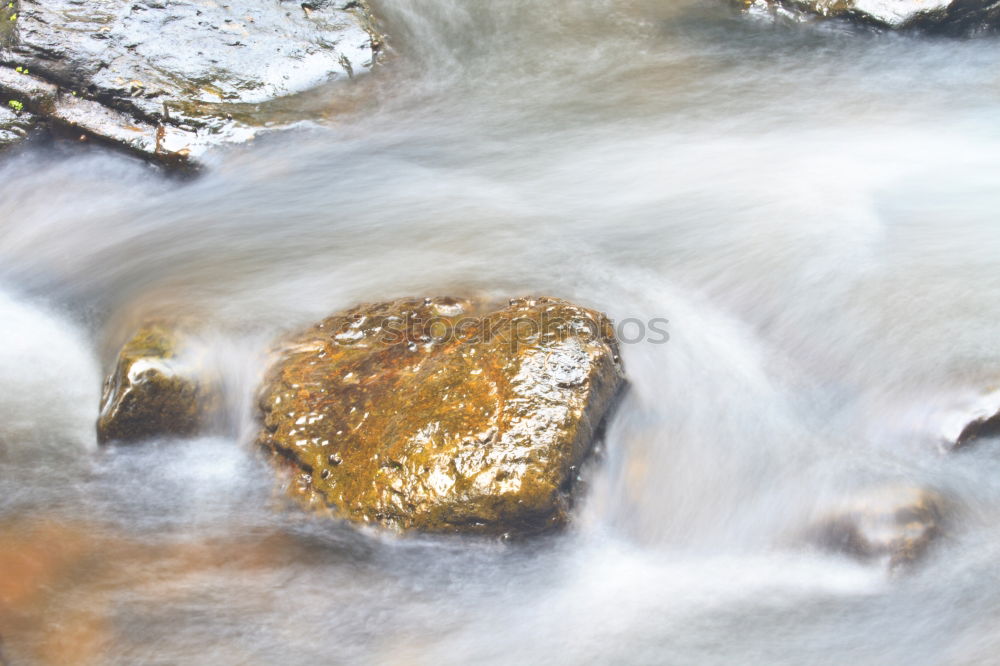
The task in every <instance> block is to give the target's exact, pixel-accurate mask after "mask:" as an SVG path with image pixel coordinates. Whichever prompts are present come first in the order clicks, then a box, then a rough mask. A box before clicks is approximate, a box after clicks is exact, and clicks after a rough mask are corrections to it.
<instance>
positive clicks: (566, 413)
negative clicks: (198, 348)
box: [260, 298, 623, 533]
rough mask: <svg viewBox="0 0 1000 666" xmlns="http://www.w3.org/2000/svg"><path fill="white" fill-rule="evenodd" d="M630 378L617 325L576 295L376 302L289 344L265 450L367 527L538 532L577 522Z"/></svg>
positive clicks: (307, 492) (276, 375)
mask: <svg viewBox="0 0 1000 666" xmlns="http://www.w3.org/2000/svg"><path fill="white" fill-rule="evenodd" d="M622 380H623V371H622V366H621V361H620V359H619V356H618V349H617V343H616V341H615V339H614V332H613V329H612V326H611V324H610V322H609V320H608V319H607V318H606V317H605V316H604V315H603V314H600V313H598V312H595V311H593V310H589V309H586V308H582V307H579V306H576V305H573V304H572V303H568V302H566V301H563V300H558V299H549V298H537V299H534V298H533V299H515V300H512V301H510V303H509V305H508V306H506V307H502V308H491V307H489V306H487V305H484V304H481V303H476V302H472V301H466V300H457V299H450V298H437V299H403V300H397V301H392V302H388V303H378V304H374V305H362V306H359V307H356V308H354V309H352V310H348V311H346V312H344V313H341V314H337V315H334V316H332V317H330V318H328V319H326V320H324V321H323V322H321V323H320V324H318V325H316V326H315V327H313V328H311V329H309V330H308V331H306V332H304V333H302V334H301V335H298V336H297V337H295V338H293V339H291V340H290V341H288V342H287V344H285V345H284V346H283V347H282V348H281V350H280V356H279V358H278V360H277V362H276V363H275V365H274V367H273V368H272V371H271V374H270V377H269V379H268V381H267V382H266V383H265V386H264V389H263V392H262V395H261V400H260V404H261V408H262V410H263V415H264V428H263V429H262V432H261V435H260V441H261V443H262V444H263V445H264V446H265V447H267V449H269V450H271V451H273V452H274V453H275V454H276V458H277V459H278V460H279V461H280V462H281V464H282V465H290V466H291V468H292V470H293V472H294V473H295V474H297V475H298V479H297V482H298V485H297V487H298V489H299V490H300V491H302V494H303V495H304V496H306V497H307V498H308V499H310V500H311V501H313V502H315V503H319V504H322V505H325V506H327V507H330V508H332V509H333V510H334V512H335V513H336V514H338V515H341V516H343V517H346V518H349V519H351V520H354V521H359V522H377V523H381V524H383V525H387V526H390V527H394V528H398V529H417V530H424V531H434V532H479V533H505V532H514V533H530V532H537V531H540V530H544V529H547V528H551V527H554V526H557V525H560V524H562V523H563V522H565V520H566V518H567V508H568V506H569V499H570V492H571V489H572V486H573V482H574V481H575V479H576V477H577V473H578V469H579V466H580V464H581V463H582V462H583V461H584V460H585V458H586V456H587V454H588V452H589V451H590V450H591V445H592V443H593V440H594V436H595V432H596V430H597V428H598V426H599V425H600V423H601V421H602V419H603V418H604V416H605V413H606V412H607V410H608V408H609V407H610V406H611V404H612V401H613V399H614V396H615V394H616V392H617V390H618V388H619V386H620V384H621V382H622Z"/></svg>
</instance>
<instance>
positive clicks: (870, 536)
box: [810, 486, 944, 568]
mask: <svg viewBox="0 0 1000 666" xmlns="http://www.w3.org/2000/svg"><path fill="white" fill-rule="evenodd" d="M943 515H944V500H943V498H942V497H941V496H940V495H939V494H938V493H936V492H934V491H932V490H928V489H926V488H920V487H913V486H881V487H877V488H872V489H869V490H867V491H865V492H862V493H860V494H858V495H855V496H854V497H852V498H851V499H850V500H848V501H847V502H845V503H844V504H842V505H841V506H838V507H836V508H835V509H833V510H832V511H831V512H830V513H829V514H828V515H826V516H825V517H824V518H822V519H820V520H819V521H817V523H816V524H815V525H813V527H812V528H811V529H810V535H811V537H812V539H813V540H814V541H816V542H817V543H819V544H820V545H822V546H824V547H826V548H829V549H831V550H835V551H839V552H843V553H847V554H850V555H853V556H855V557H858V558H860V559H863V560H882V561H886V562H887V563H888V565H889V566H890V567H891V568H895V567H898V566H901V565H906V564H909V563H912V562H914V561H915V560H917V559H918V558H919V557H920V556H921V555H922V554H923V553H924V552H925V551H926V550H927V547H928V546H929V545H930V544H931V542H932V541H933V540H934V538H935V537H937V535H938V534H939V533H940V531H941V526H942V519H943Z"/></svg>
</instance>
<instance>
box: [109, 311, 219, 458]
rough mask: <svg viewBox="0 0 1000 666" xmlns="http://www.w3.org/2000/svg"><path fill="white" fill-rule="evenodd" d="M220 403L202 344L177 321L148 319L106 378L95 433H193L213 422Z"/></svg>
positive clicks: (125, 438) (125, 437)
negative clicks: (176, 325)
mask: <svg viewBox="0 0 1000 666" xmlns="http://www.w3.org/2000/svg"><path fill="white" fill-rule="evenodd" d="M221 403H222V401H221V397H220V394H219V381H218V379H217V378H216V377H215V376H213V373H212V372H211V370H210V368H209V364H208V363H207V361H206V358H205V353H204V349H202V348H199V346H198V345H197V344H194V343H193V342H192V337H191V336H190V334H188V333H185V332H184V331H183V330H180V329H178V328H177V327H175V326H172V325H167V324H165V323H161V322H152V323H148V324H146V325H145V326H143V327H142V328H140V329H139V331H138V332H137V333H136V334H135V335H134V336H133V337H132V339H130V340H129V341H128V342H127V343H126V344H125V346H124V347H122V350H121V351H120V352H119V354H118V361H117V364H116V367H115V369H114V372H112V373H111V375H110V376H109V377H108V378H107V380H106V381H105V384H104V393H103V395H102V396H101V413H100V417H99V418H98V421H97V438H98V441H100V442H108V441H112V440H114V441H120V442H134V441H138V440H143V439H148V438H150V437H156V436H161V435H178V436H184V435H192V434H195V433H197V432H199V431H201V430H204V429H206V428H208V427H210V426H211V424H212V423H213V421H214V419H215V418H216V417H217V415H218V412H219V410H220V409H221V406H222V404H221Z"/></svg>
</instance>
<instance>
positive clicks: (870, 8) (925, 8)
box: [739, 0, 1000, 34]
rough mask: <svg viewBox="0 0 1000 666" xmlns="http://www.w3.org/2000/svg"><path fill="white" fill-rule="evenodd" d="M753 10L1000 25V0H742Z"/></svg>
mask: <svg viewBox="0 0 1000 666" xmlns="http://www.w3.org/2000/svg"><path fill="white" fill-rule="evenodd" d="M739 1H740V2H741V4H742V5H743V6H744V7H745V8H746V10H747V11H748V12H750V13H753V14H758V15H759V14H764V15H771V16H786V17H789V18H793V19H799V20H811V19H816V20H818V19H842V20H847V21H851V22H855V23H861V24H865V25H870V26H874V27H876V28H883V29H891V30H905V29H918V30H924V31H929V32H945V33H961V34H968V33H975V32H984V31H994V30H996V29H997V28H998V27H1000V0H739Z"/></svg>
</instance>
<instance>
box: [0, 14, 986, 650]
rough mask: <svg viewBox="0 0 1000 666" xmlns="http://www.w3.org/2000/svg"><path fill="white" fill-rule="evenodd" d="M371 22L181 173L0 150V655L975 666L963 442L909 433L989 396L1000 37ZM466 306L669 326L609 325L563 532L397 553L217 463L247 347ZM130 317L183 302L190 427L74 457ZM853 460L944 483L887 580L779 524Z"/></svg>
mask: <svg viewBox="0 0 1000 666" xmlns="http://www.w3.org/2000/svg"><path fill="white" fill-rule="evenodd" d="M374 4H375V9H376V11H377V13H379V14H380V15H381V16H382V17H383V19H384V22H385V23H384V29H385V31H386V32H387V33H388V34H389V35H390V37H391V42H392V44H393V46H394V50H395V56H394V58H393V59H392V60H391V61H390V62H389V63H387V66H386V67H385V68H384V69H383V70H381V73H380V74H379V75H378V76H377V77H376V78H374V79H372V80H370V81H369V82H368V83H362V84H359V86H366V87H365V88H363V89H362V90H363V93H364V94H359V95H357V99H358V100H361V101H359V102H357V103H355V104H353V105H352V106H351V108H350V109H348V110H347V111H346V112H344V111H343V109H342V108H339V107H338V104H339V103H338V101H337V100H338V99H342V94H341V93H340V92H338V89H336V88H334V89H333V90H330V91H329V94H328V95H325V94H323V95H319V96H318V99H319V102H318V103H320V104H325V105H327V106H328V107H329V109H331V110H333V111H336V113H333V112H332V111H331V114H330V117H331V121H330V123H329V124H328V125H327V126H324V127H313V128H302V129H301V130H297V131H295V132H292V133H285V134H277V135H272V136H270V137H265V138H263V139H259V140H258V141H257V142H256V144H255V145H253V146H251V147H249V148H240V149H234V150H230V151H228V152H221V153H217V154H215V155H214V157H213V163H212V164H211V168H210V169H208V170H207V171H206V173H205V174H204V175H203V176H201V177H200V178H197V179H193V180H178V179H175V178H169V177H166V176H164V175H163V174H162V173H160V172H158V171H156V170H153V169H150V168H149V167H146V166H144V165H142V164H139V163H137V162H135V161H132V160H131V159H129V158H125V157H120V156H117V155H114V154H108V153H106V152H104V151H101V150H97V149H85V148H81V149H80V150H75V149H74V150H69V149H67V148H65V147H63V146H59V145H55V146H45V145H39V146H34V147H32V148H31V149H29V150H27V151H26V152H23V153H21V154H18V155H17V156H15V157H13V158H7V159H5V160H4V161H2V162H0V182H2V183H3V189H2V195H0V322H2V323H0V386H2V390H0V454H2V462H0V551H5V550H6V551H7V552H12V553H14V554H15V556H14V558H13V559H14V560H17V558H18V557H20V558H21V559H20V560H17V561H21V562H22V565H23V566H22V567H21V569H19V570H18V571H17V572H7V573H6V574H5V573H4V572H2V571H0V579H3V581H4V582H2V583H0V584H2V585H3V586H4V587H3V588H2V592H3V595H4V599H0V601H3V602H5V604H6V605H0V609H3V608H6V610H0V637H2V640H3V648H2V649H3V651H4V655H5V656H6V659H8V660H9V661H10V662H11V663H12V664H20V663H42V664H62V663H101V664H140V663H141V664H180V663H184V664H219V663H234V664H236V663H239V664H265V663H276V662H278V663H285V664H306V663H373V664H438V663H445V664H468V663H477V662H486V663H589V664H608V663H622V664H624V663H628V664H645V663H666V664H712V663H720V664H723V663H725V664H732V663H739V664H768V665H773V664H802V663H817V664H822V663H829V664H844V663H855V664H908V665H911V664H931V663H933V664H940V663H949V664H973V663H989V662H994V663H995V662H996V661H997V660H998V657H997V656H996V655H997V654H1000V652H998V651H1000V632H998V631H997V629H996V627H997V624H998V621H1000V585H998V584H997V583H998V579H1000V531H998V528H997V525H998V523H1000V442H997V441H996V440H992V441H991V440H985V441H983V442H981V443H979V444H978V445H977V446H974V447H970V448H969V449H968V450H966V451H963V452H960V453H953V454H944V453H943V452H942V450H941V447H940V437H939V434H940V430H941V427H942V423H943V422H944V421H945V420H946V419H947V418H948V415H949V414H950V413H951V411H952V410H954V409H959V408H961V407H962V405H963V404H965V403H966V402H967V401H968V400H971V399H972V398H974V397H975V396H976V395H977V392H979V391H981V390H985V389H989V388H993V387H995V385H996V382H997V381H998V378H1000V345H998V344H997V340H998V339H1000V335H998V334H1000V298H998V296H1000V224H997V222H996V216H997V211H1000V189H998V188H997V183H998V182H1000V158H998V155H1000V125H998V124H997V122H996V120H997V117H998V114H1000V68H998V66H997V65H998V63H1000V42H998V41H997V40H994V39H976V40H968V41H952V40H936V39H930V38H918V37H912V36H894V35H876V34H864V33H862V34H859V33H852V32H849V31H847V30H844V29H841V28H838V27H835V26H831V27H823V28H817V27H808V26H787V25H784V26H782V25H773V24H765V23H758V22H754V21H748V20H746V19H744V18H740V17H738V16H736V15H735V14H734V13H733V12H731V11H730V10H729V8H728V7H726V6H724V3H719V4H716V3H714V2H710V1H708V0H702V1H700V2H686V1H681V0H676V1H672V0H547V1H546V2H537V1H534V0H503V1H499V0H494V1H492V2H486V1H482V2H478V1H477V2H472V1H467V0H466V1H463V0H380V1H379V2H377V3H374ZM312 103H317V102H316V101H315V100H314V101H313V102H312ZM340 106H343V105H340ZM480 291H481V292H488V293H491V294H496V295H503V296H514V295H522V294H549V295H555V296H561V297H564V298H569V299H573V300H575V301H578V302H580V303H583V304H586V305H589V306H593V307H596V308H599V309H602V310H604V311H606V312H608V313H609V315H610V316H611V317H613V318H614V319H615V320H616V321H619V322H621V321H623V320H626V319H629V318H635V319H638V320H640V321H642V322H645V321H649V320H651V319H654V318H663V319H667V320H669V325H668V330H669V335H670V338H669V341H668V342H667V343H666V344H656V342H655V341H650V340H649V338H648V336H647V337H645V338H643V339H641V340H638V341H634V342H631V343H630V344H625V345H623V357H624V361H625V364H626V369H627V371H628V375H629V379H630V390H629V391H628V392H627V394H626V395H625V396H624V398H623V400H622V403H621V405H620V407H619V408H618V410H617V411H616V412H615V414H614V416H613V418H612V419H611V421H610V423H609V424H608V427H607V432H606V436H605V439H604V442H603V444H602V446H601V449H602V454H601V456H600V459H599V460H598V461H597V462H596V464H594V465H592V466H591V467H590V469H588V470H586V474H585V482H586V483H585V491H584V494H583V498H582V501H581V502H580V503H579V505H578V506H577V507H576V509H575V516H574V521H573V526H572V528H571V529H569V530H568V531H567V532H564V533H561V534H556V535H552V536H549V537H545V538H542V539H538V540H534V541H528V542H514V543H507V542H497V541H492V540H480V539H473V540H467V539H459V538H428V537H409V538H400V537H394V536H388V535H384V534H379V533H373V532H359V531H357V530H355V529H353V528H349V527H346V526H343V525H339V524H336V523H331V522H326V521H321V520H317V519H314V518H310V517H306V516H302V515H300V514H299V513H298V512H296V511H293V510H289V509H288V508H287V507H286V506H285V505H283V504H281V503H280V502H278V501H277V500H276V496H275V482H274V479H273V475H272V474H271V473H270V472H269V470H268V469H267V467H266V464H265V463H264V462H263V461H262V460H261V459H260V457H259V456H258V455H257V454H256V453H255V451H254V450H253V447H252V446H251V444H250V442H251V439H252V435H253V418H254V417H253V413H252V409H251V403H252V395H253V391H254V387H255V382H256V381H257V373H258V369H259V368H260V367H261V364H262V357H263V354H264V353H265V350H266V347H267V343H268V341H269V340H270V339H272V338H273V336H275V335H276V334H278V333H280V332H282V331H286V330H290V329H293V328H295V327H297V326H301V325H303V324H306V323H308V322H312V321H314V320H316V319H318V318H319V317H321V316H323V315H325V314H328V313H330V312H332V311H334V310H336V309H339V308H342V307H345V306H348V305H351V304H353V303H356V302H358V301H361V300H376V299H388V298H394V297H398V296H406V295H423V294H452V293H463V294H464V293H470V292H480ZM161 312H168V313H174V314H183V315H185V316H192V317H198V318H200V319H202V320H204V321H205V322H207V323H208V325H209V329H210V331H211V335H212V337H213V340H212V344H213V345H215V347H216V348H217V349H218V352H219V353H218V358H219V359H220V360H219V362H220V365H221V366H222V367H223V369H224V371H225V375H226V387H227V399H228V401H229V407H230V409H229V419H228V423H227V427H226V431H225V434H224V435H220V436H217V437H205V438H201V439H195V440H169V439H164V440H162V441H155V442H150V443H148V444H145V445H142V446H134V447H125V446H122V447H112V448H107V449H98V448H97V446H96V442H95V435H94V427H93V426H94V420H95V418H96V415H97V404H98V401H99V391H100V386H101V382H102V375H103V372H105V371H107V370H108V368H109V366H110V364H111V363H112V362H113V358H114V352H115V350H116V347H117V345H118V344H120V343H121V341H122V339H123V337H122V336H123V335H124V334H125V333H126V332H127V330H128V326H129V325H130V324H131V323H134V322H135V321H136V320H137V319H138V318H140V317H142V316H145V315H148V314H150V313H161ZM636 329H637V325H633V326H632V327H631V328H629V329H627V331H626V332H627V335H628V336H629V338H630V339H634V338H636V337H640V336H638V335H636ZM883 482H884V483H900V484H907V485H916V486H922V487H928V488H932V489H935V490H936V491H937V492H939V493H941V494H942V495H944V496H946V497H947V498H948V500H949V502H950V505H951V506H952V511H951V512H950V514H949V521H948V524H947V530H946V532H945V534H944V535H943V536H942V537H941V538H940V539H939V540H938V542H937V543H936V544H935V546H934V547H933V548H932V549H931V550H930V551H929V553H928V554H927V556H926V557H925V558H924V559H923V560H922V561H921V562H920V563H919V564H918V565H917V566H915V567H913V568H912V569H909V570H906V571H902V572H900V571H896V572H889V571H887V570H886V568H885V567H884V566H882V565H880V564H878V563H866V562H859V561H855V560H853V559H850V558H848V557H846V556H844V555H838V554H831V553H827V552H824V551H822V550H818V549H816V548H813V547H812V546H810V545H809V544H808V543H805V542H804V541H803V540H802V539H801V538H800V534H801V531H802V529H803V528H804V526H805V525H806V524H808V523H809V521H810V520H812V519H814V518H815V517H816V516H818V515H821V514H822V513H823V511H824V510H825V508H826V507H829V506H830V505H831V503H832V502H836V501H839V500H840V499H842V498H844V497H848V496H850V494H851V493H852V492H854V491H856V490H857V489H859V488H862V487H865V486H868V485H871V484H879V483H883ZM6 561H12V560H11V557H10V556H8V558H7V560H6ZM0 660H2V658H0Z"/></svg>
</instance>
